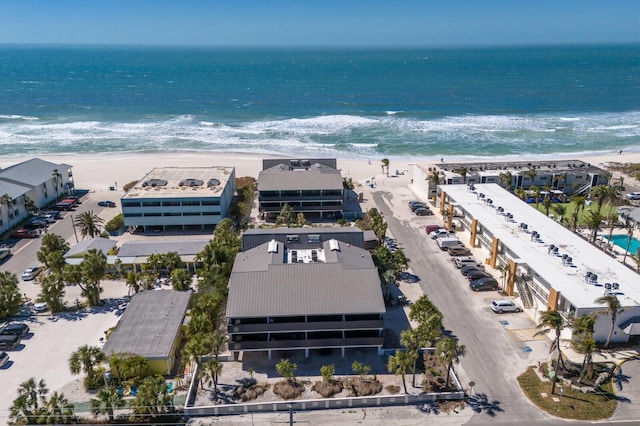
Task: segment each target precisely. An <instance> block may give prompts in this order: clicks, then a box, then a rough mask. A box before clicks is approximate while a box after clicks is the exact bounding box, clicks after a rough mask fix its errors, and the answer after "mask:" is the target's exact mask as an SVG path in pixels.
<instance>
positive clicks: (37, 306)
mask: <svg viewBox="0 0 640 426" xmlns="http://www.w3.org/2000/svg"><path fill="white" fill-rule="evenodd" d="M47 309H49V307H48V306H47V304H46V303H45V302H38V303H34V304H33V310H34V311H36V312H45V311H46V310H47Z"/></svg>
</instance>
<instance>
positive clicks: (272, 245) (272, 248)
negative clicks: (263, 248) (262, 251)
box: [267, 240, 278, 253]
mask: <svg viewBox="0 0 640 426" xmlns="http://www.w3.org/2000/svg"><path fill="white" fill-rule="evenodd" d="M277 252H278V242H277V241H276V240H271V241H269V247H268V248H267V253H277Z"/></svg>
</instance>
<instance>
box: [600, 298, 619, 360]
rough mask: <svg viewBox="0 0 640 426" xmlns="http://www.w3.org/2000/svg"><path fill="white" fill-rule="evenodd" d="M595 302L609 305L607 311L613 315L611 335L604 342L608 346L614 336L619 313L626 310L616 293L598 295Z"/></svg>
mask: <svg viewBox="0 0 640 426" xmlns="http://www.w3.org/2000/svg"><path fill="white" fill-rule="evenodd" d="M595 303H601V304H605V305H607V310H606V312H607V313H608V314H609V315H611V329H610V330H609V335H608V336H607V340H606V341H605V343H604V347H605V348H608V347H609V343H611V338H612V337H613V331H614V330H615V328H616V321H617V319H618V314H619V313H620V312H622V311H623V310H624V308H623V307H622V304H621V303H620V300H618V297H617V296H616V295H615V294H607V295H605V296H601V297H598V298H597V299H596V300H595Z"/></svg>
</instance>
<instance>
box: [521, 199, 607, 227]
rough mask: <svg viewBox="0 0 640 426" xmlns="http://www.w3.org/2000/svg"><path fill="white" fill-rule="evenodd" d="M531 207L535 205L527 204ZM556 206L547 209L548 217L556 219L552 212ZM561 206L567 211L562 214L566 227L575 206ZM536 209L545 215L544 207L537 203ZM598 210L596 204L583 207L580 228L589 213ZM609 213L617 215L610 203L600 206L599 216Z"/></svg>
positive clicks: (554, 213)
mask: <svg viewBox="0 0 640 426" xmlns="http://www.w3.org/2000/svg"><path fill="white" fill-rule="evenodd" d="M529 205H530V206H531V207H533V208H534V209H535V208H536V204H535V203H531V204H529ZM555 205H557V204H556V203H554V204H552V205H551V207H550V208H549V215H553V216H554V217H555V218H557V217H558V214H557V213H556V212H555V211H554V210H553V206H555ZM561 205H563V206H565V207H566V208H567V211H566V212H565V214H564V222H565V223H564V225H565V226H566V223H567V222H568V221H569V218H570V217H571V215H572V214H573V212H574V210H575V209H576V205H575V204H574V203H562V204H561ZM537 209H538V211H539V212H540V213H542V214H545V215H546V209H545V207H544V205H543V204H542V203H539V204H538V205H537ZM597 210H598V205H597V204H596V203H592V204H591V205H590V206H584V212H581V213H580V216H581V220H580V226H585V225H584V223H585V221H586V217H588V215H589V212H591V211H593V212H595V211H597ZM609 212H611V213H618V209H617V208H616V206H613V207H612V206H611V204H610V203H604V204H602V208H601V209H600V214H601V215H603V216H605V217H606V216H608V215H609Z"/></svg>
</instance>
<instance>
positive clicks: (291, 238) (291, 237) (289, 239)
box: [287, 235, 300, 243]
mask: <svg viewBox="0 0 640 426" xmlns="http://www.w3.org/2000/svg"><path fill="white" fill-rule="evenodd" d="M297 242H300V237H299V236H298V235H287V243H297Z"/></svg>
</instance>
